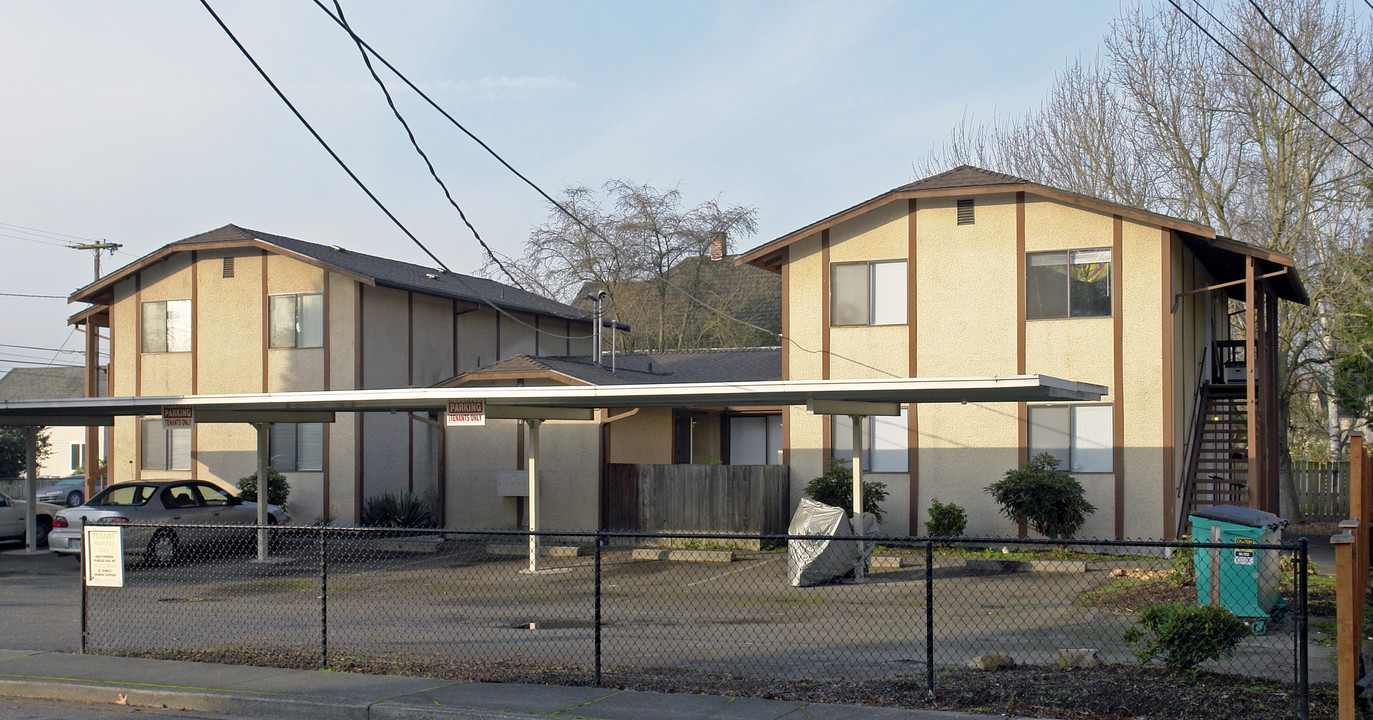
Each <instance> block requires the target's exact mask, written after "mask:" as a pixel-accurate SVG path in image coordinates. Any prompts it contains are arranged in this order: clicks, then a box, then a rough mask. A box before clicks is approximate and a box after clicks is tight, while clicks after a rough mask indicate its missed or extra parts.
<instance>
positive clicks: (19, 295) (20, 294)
mask: <svg viewBox="0 0 1373 720" xmlns="http://www.w3.org/2000/svg"><path fill="white" fill-rule="evenodd" d="M0 295H3V296H5V297H22V298H48V299H53V300H66V299H67V296H66V295H35V294H31V293H9V292H0Z"/></svg>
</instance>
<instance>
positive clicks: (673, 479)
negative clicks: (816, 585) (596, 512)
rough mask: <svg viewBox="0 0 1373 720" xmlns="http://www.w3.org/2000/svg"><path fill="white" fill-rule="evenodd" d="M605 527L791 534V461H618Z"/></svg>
mask: <svg viewBox="0 0 1373 720" xmlns="http://www.w3.org/2000/svg"><path fill="white" fill-rule="evenodd" d="M601 508H602V512H603V513H604V515H603V516H602V525H603V529H605V530H638V531H643V532H729V533H785V532H786V531H787V524H788V522H789V521H790V519H791V518H790V514H791V481H790V479H789V477H788V475H787V467H786V466H785V465H631V464H621V463H612V464H610V465H608V466H607V468H606V478H605V482H604V483H602V485H601Z"/></svg>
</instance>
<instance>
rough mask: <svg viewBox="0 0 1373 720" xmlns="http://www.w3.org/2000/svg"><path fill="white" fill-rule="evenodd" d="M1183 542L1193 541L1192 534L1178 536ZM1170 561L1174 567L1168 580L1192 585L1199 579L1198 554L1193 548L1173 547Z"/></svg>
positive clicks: (1175, 583)
mask: <svg viewBox="0 0 1373 720" xmlns="http://www.w3.org/2000/svg"><path fill="white" fill-rule="evenodd" d="M1178 540H1180V541H1182V542H1192V536H1191V535H1183V536H1182V537H1180V538H1178ZM1168 562H1169V563H1170V564H1171V565H1172V566H1173V569H1172V570H1171V571H1169V573H1168V582H1170V583H1172V584H1174V585H1177V586H1183V585H1192V584H1194V583H1195V582H1196V581H1197V568H1196V554H1195V551H1194V550H1193V549H1192V548H1178V547H1175V548H1173V555H1172V557H1170V558H1168Z"/></svg>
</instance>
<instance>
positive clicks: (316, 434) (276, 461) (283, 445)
mask: <svg viewBox="0 0 1373 720" xmlns="http://www.w3.org/2000/svg"><path fill="white" fill-rule="evenodd" d="M267 440H268V449H267V457H268V458H269V459H268V463H269V464H270V465H271V466H272V467H273V468H276V469H277V470H279V471H281V472H318V471H321V470H323V469H324V423H273V424H272V430H271V432H270V433H269V434H268V436H267Z"/></svg>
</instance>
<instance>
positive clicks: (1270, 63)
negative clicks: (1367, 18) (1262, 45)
mask: <svg viewBox="0 0 1373 720" xmlns="http://www.w3.org/2000/svg"><path fill="white" fill-rule="evenodd" d="M1370 1H1373V0H1370ZM1194 2H1196V0H1194ZM1196 6H1197V7H1199V8H1201V10H1202V12H1204V13H1206V14H1207V15H1209V16H1210V17H1211V19H1212V20H1214V21H1216V24H1217V25H1220V26H1221V27H1222V28H1223V29H1224V30H1225V31H1226V32H1228V33H1230V36H1231V37H1233V38H1235V39H1236V40H1238V41H1239V42H1240V44H1241V45H1243V46H1244V47H1245V49H1246V50H1248V51H1249V52H1250V54H1252V55H1253V56H1254V57H1256V58H1258V59H1259V60H1260V61H1262V62H1263V64H1264V65H1267V66H1268V67H1269V69H1271V70H1272V71H1273V72H1274V73H1275V74H1276V75H1277V76H1278V77H1280V78H1282V79H1283V80H1285V81H1287V84H1288V85H1290V86H1292V87H1293V88H1294V89H1295V90H1296V91H1297V92H1299V93H1301V94H1302V96H1303V97H1305V98H1306V99H1307V100H1310V101H1311V104H1312V105H1314V106H1315V107H1316V108H1318V109H1320V110H1321V111H1323V112H1324V113H1325V114H1326V115H1329V116H1330V118H1331V119H1333V120H1334V121H1335V122H1336V123H1337V124H1339V126H1340V127H1342V128H1344V129H1345V130H1348V131H1349V132H1351V133H1353V134H1354V135H1355V136H1356V137H1357V136H1358V135H1359V131H1358V130H1356V129H1355V128H1353V127H1350V126H1349V123H1347V122H1345V120H1344V119H1343V118H1341V117H1340V116H1339V115H1336V114H1335V111H1333V110H1331V109H1330V108H1327V107H1326V106H1325V104H1324V103H1322V102H1321V101H1320V99H1319V98H1317V97H1315V96H1313V95H1312V94H1311V93H1309V92H1307V91H1306V88H1304V87H1302V86H1301V84H1300V83H1298V82H1297V81H1296V80H1294V79H1293V78H1292V76H1290V75H1288V74H1287V73H1286V72H1284V71H1283V70H1282V68H1279V67H1278V66H1277V65H1275V64H1274V63H1273V61H1272V60H1269V59H1268V57H1267V56H1265V55H1264V54H1263V53H1261V52H1259V51H1258V49H1257V48H1255V47H1254V46H1253V45H1250V44H1249V41H1247V40H1245V39H1244V37H1243V36H1241V35H1240V34H1239V33H1237V32H1235V31H1234V30H1232V29H1231V28H1230V26H1229V25H1226V24H1225V21H1224V20H1221V19H1220V17H1218V16H1217V15H1216V14H1215V13H1213V12H1211V11H1210V10H1209V9H1208V8H1207V7H1206V6H1205V5H1202V4H1201V3H1200V2H1196Z"/></svg>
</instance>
